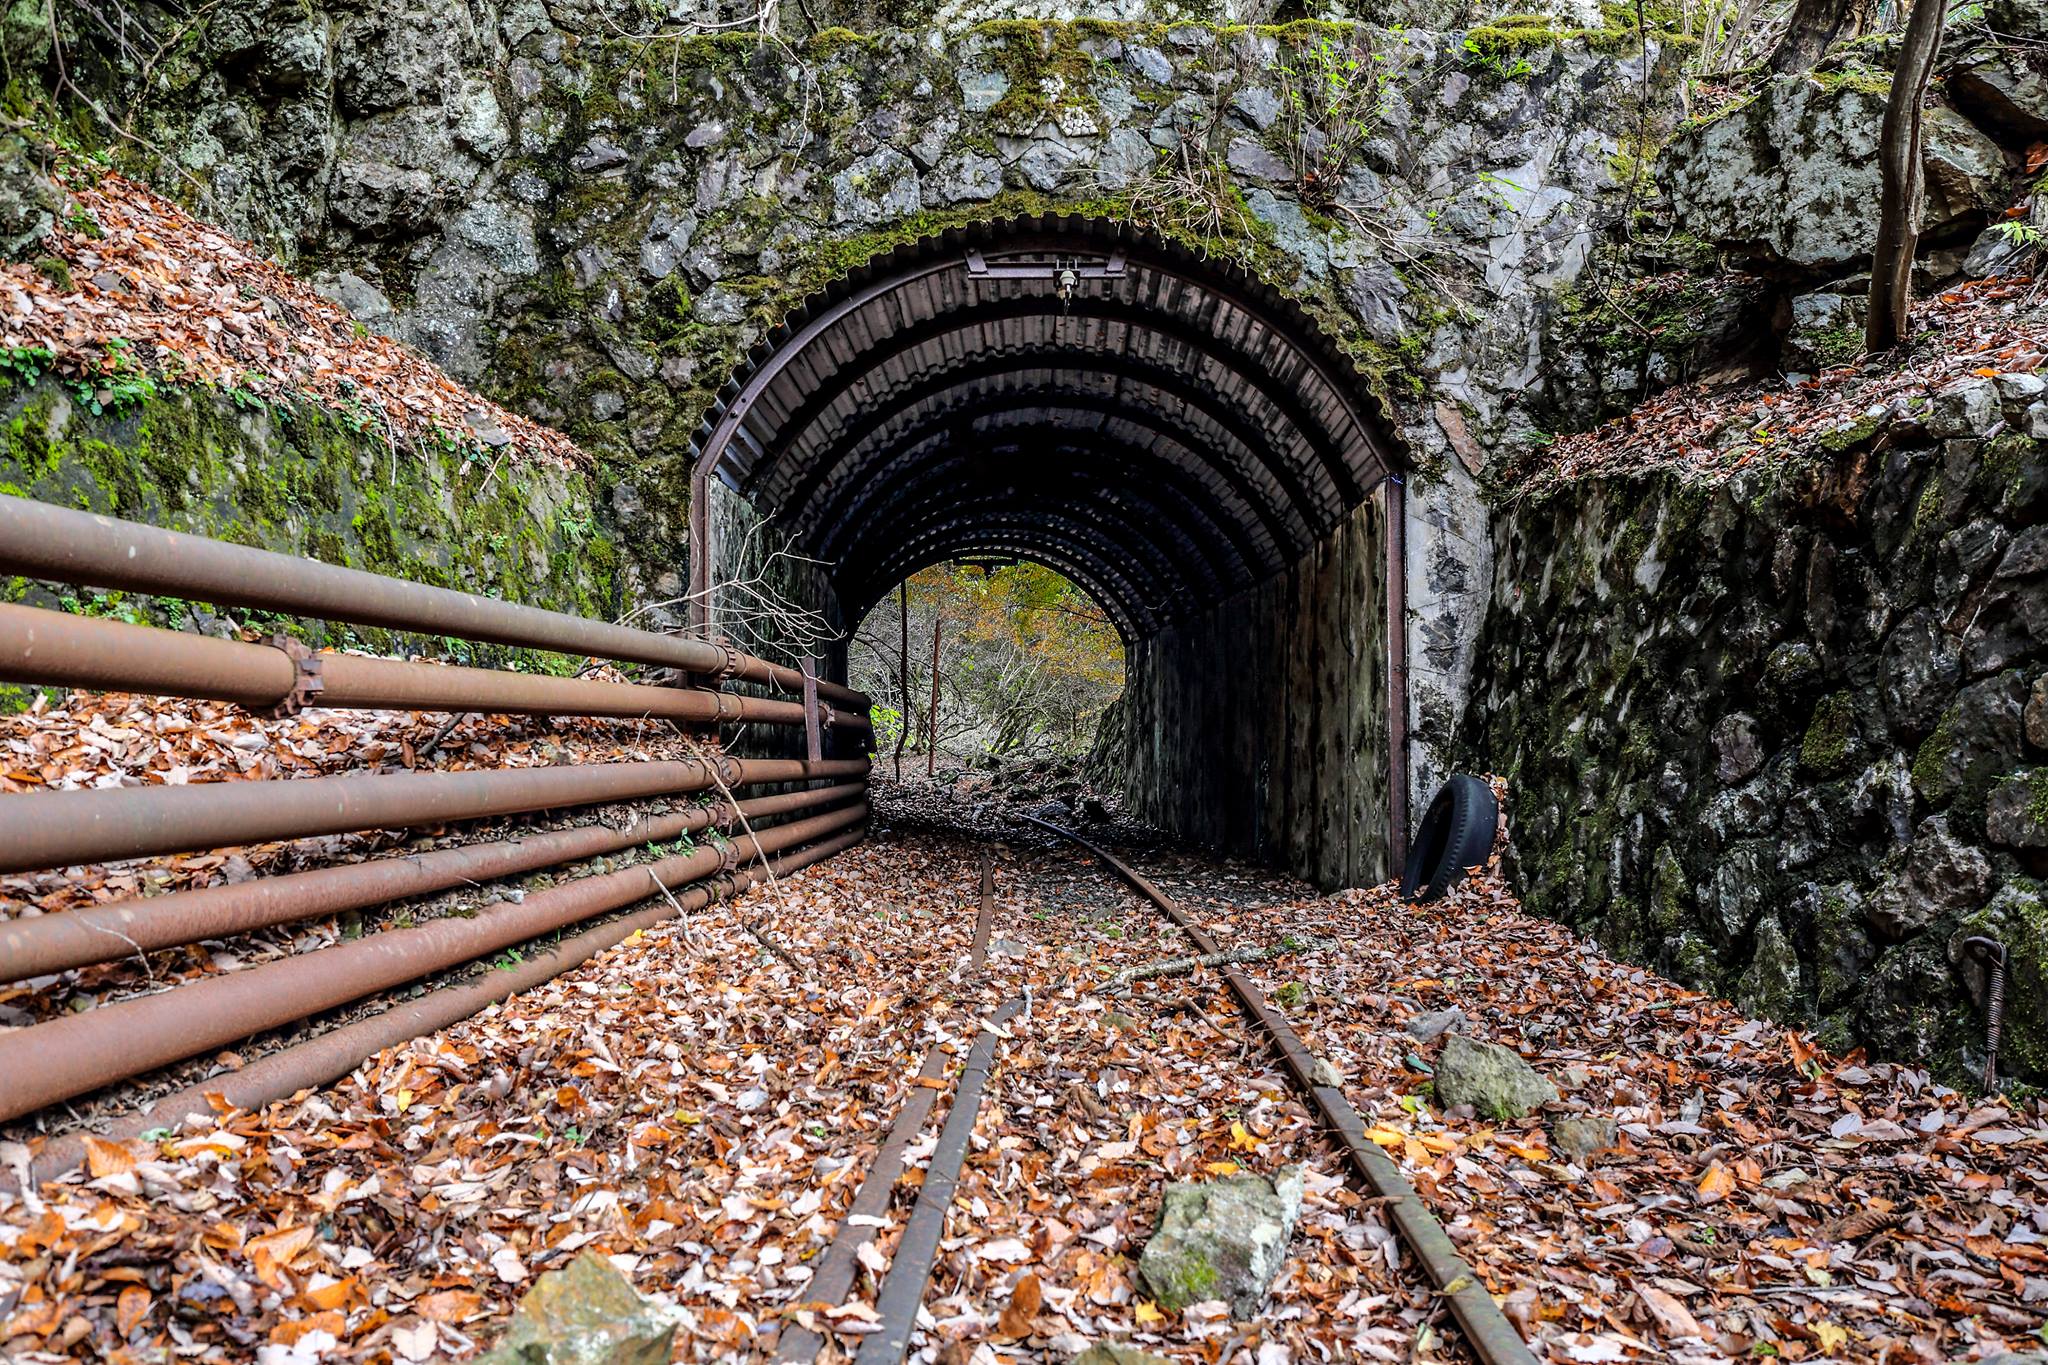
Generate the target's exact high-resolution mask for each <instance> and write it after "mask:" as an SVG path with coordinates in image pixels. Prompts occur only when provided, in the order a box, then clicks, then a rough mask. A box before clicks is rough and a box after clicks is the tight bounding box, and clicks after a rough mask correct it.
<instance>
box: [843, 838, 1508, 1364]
mask: <svg viewBox="0 0 2048 1365" xmlns="http://www.w3.org/2000/svg"><path fill="white" fill-rule="evenodd" d="M1018 818H1019V819H1021V820H1025V821H1028V822H1030V823H1031V824H1034V825H1036V826H1038V827H1039V828H1040V829H1043V830H1047V831H1050V832H1051V833H1053V834H1057V835H1058V836H1059V837H1060V838H1062V839H1066V840H1069V841H1071V842H1072V843H1075V844H1078V845H1079V846H1080V847H1082V848H1084V849H1087V850H1088V851H1089V852H1090V853H1092V854H1094V855H1095V856H1096V857H1097V858H1099V859H1101V860H1102V862H1103V864H1104V865H1105V866H1107V867H1109V868H1110V869H1111V870H1113V871H1114V872H1115V873H1116V875H1117V876H1119V877H1121V878H1123V880H1124V881H1125V882H1127V883H1128V884H1129V885H1130V886H1131V887H1132V888H1133V889H1134V890H1136V891H1137V892H1138V894H1139V895H1141V896H1143V897H1144V898H1145V899H1146V900H1148V901H1151V902H1152V904H1153V905H1154V906H1156V907H1157V908H1158V909H1159V911H1160V912H1161V913H1162V914H1164V915H1165V916H1166V917H1167V918H1168V919H1170V920H1172V921H1173V922H1174V924H1175V925H1176V926H1178V927H1179V928H1180V929H1181V931H1182V932H1184V933H1185V934H1187V936H1188V937H1189V938H1190V939H1191V940H1193V942H1194V944H1195V947H1196V948H1197V949H1198V950H1199V951H1201V952H1202V953H1205V954H1208V953H1215V952H1219V951H1221V949H1220V948H1219V946H1218V945H1217V942H1216V940H1215V939H1214V938H1212V937H1210V935H1209V933H1208V931H1207V930H1205V929H1203V928H1202V926H1201V925H1200V924H1199V923H1197V922H1196V921H1195V920H1194V919H1193V918H1192V917H1191V916H1189V915H1188V914H1187V912H1186V911H1184V910H1182V909H1181V908H1180V905H1179V903H1178V902H1176V901H1175V900H1174V899H1173V898H1172V897H1171V896H1169V895H1167V894H1166V893H1165V892H1164V891H1161V890H1160V889H1159V888H1158V887H1157V886H1155V885H1153V884H1152V883H1151V882H1150V881H1149V880H1147V879H1146V878H1145V877H1144V876H1142V875H1141V874H1140V873H1139V872H1138V871H1137V869H1135V868H1133V867H1131V866H1130V865H1129V864H1128V863H1125V862H1124V861H1123V860H1122V859H1120V858H1118V857H1116V856H1115V855H1114V854H1112V853H1110V852H1109V851H1108V850H1107V849H1104V848H1102V847H1100V846H1099V845H1097V844H1095V843H1092V842H1090V841H1089V840H1087V839H1084V838H1082V837H1081V836H1080V835H1078V834H1076V833H1074V832H1073V831H1072V830H1070V829H1064V828H1062V827H1060V826H1059V825H1055V824H1053V823H1051V822H1050V821H1047V820H1041V819H1039V818H1038V817H1037V816H1034V815H1020V816H1019V817H1018ZM1223 979H1224V981H1225V982H1226V983H1227V984H1228V985H1229V987H1230V992H1231V994H1232V995H1233V996H1235V997H1236V998H1237V1002H1238V1005H1239V1006H1240V1007H1241V1008H1242V1009H1243V1011H1244V1012H1245V1014H1246V1015H1248V1016H1249V1017H1250V1018H1251V1021H1252V1022H1253V1023H1254V1024H1257V1025H1258V1026H1259V1028H1260V1029H1261V1030H1262V1031H1263V1032H1264V1033H1265V1035H1266V1037H1267V1040H1268V1041H1269V1042H1271V1043H1272V1045H1273V1050H1274V1051H1275V1052H1276V1053H1278V1054H1279V1056H1280V1060H1281V1062H1282V1063H1283V1064H1284V1065H1285V1066H1286V1068H1287V1072H1288V1075H1289V1076H1291V1077H1292V1078H1293V1080H1294V1084H1295V1087H1296V1088H1297V1089H1298V1090H1300V1091H1301V1093H1302V1094H1303V1095H1304V1096H1305V1097H1306V1098H1307V1099H1308V1101H1309V1103H1310V1104H1311V1105H1312V1106H1313V1107H1314V1108H1315V1110H1316V1113H1317V1114H1318V1115H1319V1116H1320V1117H1321V1119H1322V1121H1323V1125H1324V1129H1325V1131H1326V1132H1327V1133H1328V1134H1329V1136H1330V1137H1331V1138H1332V1140H1333V1141H1335V1142H1336V1144H1337V1146H1338V1147H1339V1148H1340V1149H1342V1151H1343V1152H1344V1155H1345V1157H1346V1159H1347V1160H1348V1161H1349V1162H1350V1163H1351V1167H1352V1169H1353V1170H1355V1171H1356V1172H1357V1173H1358V1175H1359V1176H1360V1178H1362V1179H1363V1180H1364V1181H1365V1183H1366V1185H1367V1186H1368V1187H1369V1188H1370V1189H1371V1190H1372V1192H1373V1194H1374V1195H1376V1196H1378V1197H1379V1198H1381V1199H1384V1200H1386V1201H1387V1213H1388V1216H1389V1217H1390V1218H1391V1219H1392V1220H1393V1223H1394V1227H1395V1230H1396V1231H1398V1232H1399V1233H1400V1234H1401V1239H1402V1240H1403V1241H1405V1242H1406V1243H1407V1244H1408V1249H1409V1251H1410V1252H1411V1253H1413V1254H1414V1256H1415V1259H1416V1260H1417V1261H1419V1262H1421V1264H1422V1267H1423V1270H1424V1271H1425V1272H1426V1273H1427V1274H1428V1275H1429V1278H1430V1281H1431V1283H1433V1284H1434V1285H1435V1286H1436V1288H1437V1291H1438V1292H1439V1293H1440V1294H1442V1295H1443V1296H1444V1298H1445V1299H1446V1300H1447V1301H1448V1302H1449V1304H1450V1307H1451V1315H1452V1317H1454V1318H1456V1319H1457V1322H1458V1327H1459V1328H1460V1330H1461V1331H1463V1333H1464V1335H1465V1339H1466V1340H1467V1341H1469V1342H1471V1343H1472V1349H1473V1351H1474V1352H1475V1353H1476V1354H1477V1355H1478V1356H1479V1358H1480V1360H1482V1361H1483V1362H1485V1365H1536V1357H1535V1355H1534V1354H1533V1353H1532V1352H1531V1351H1530V1350H1529V1347H1528V1345H1527V1344H1526V1343H1524V1342H1523V1340H1522V1336H1521V1333H1519V1332H1517V1331H1516V1330H1515V1328H1514V1324H1512V1323H1510V1322H1509V1321H1508V1319H1507V1315H1506V1314H1505V1313H1503V1312H1501V1310H1500V1305H1499V1304H1497V1303H1495V1302H1494V1301H1493V1296H1492V1295H1491V1294H1489V1293H1487V1292H1486V1287H1485V1286H1484V1285H1483V1284H1481V1283H1480V1281H1479V1277H1478V1276H1477V1275H1476V1274H1474V1273H1473V1270H1472V1267H1471V1266H1470V1265H1468V1264H1467V1263H1466V1262H1465V1259H1464V1258H1463V1257H1462V1256H1460V1255H1459V1254H1458V1249H1457V1246H1456V1244H1454V1243H1453V1242H1452V1241H1451V1239H1450V1235H1449V1234H1448V1233H1446V1232H1445V1231H1444V1229H1443V1225H1442V1224H1441V1223H1439V1222H1437V1220H1436V1218H1435V1216H1434V1215H1433V1214H1431V1213H1430V1211H1429V1209H1428V1208H1427V1207H1426V1206H1425V1205H1424V1204H1423V1202H1422V1198H1421V1196H1420V1195H1418V1194H1416V1192H1415V1187H1414V1186H1413V1185H1411V1184H1410V1183H1409V1182H1408V1178H1407V1177H1406V1176H1404V1175H1402V1174H1401V1168H1400V1167H1399V1166H1398V1165H1396V1164H1395V1163H1394V1161H1393V1159H1392V1158H1391V1157H1389V1156H1388V1155H1387V1154H1386V1153H1385V1152H1382V1151H1381V1150H1380V1149H1379V1147H1378V1146H1376V1145H1375V1144H1374V1143H1373V1142H1372V1140H1371V1139H1369V1138H1368V1137H1366V1135H1365V1122H1364V1120H1363V1119H1361V1118H1360V1117H1359V1115H1358V1111H1357V1110H1356V1109H1355V1108H1353V1107H1352V1104H1351V1101H1350V1100H1349V1099H1348V1098H1347V1097H1346V1096H1345V1094H1344V1091H1343V1090H1342V1088H1340V1087H1338V1086H1334V1085H1324V1084H1322V1083H1320V1082H1319V1081H1318V1080H1317V1079H1316V1075H1315V1070H1316V1066H1315V1056H1314V1054H1313V1053H1311V1052H1310V1051H1309V1050H1308V1046H1307V1044H1305V1043H1303V1042H1302V1040H1301V1035H1300V1034H1298V1033H1296V1032H1295V1031H1294V1026H1293V1025H1292V1024H1290V1023H1288V1022H1287V1020H1286V1018H1285V1017H1284V1016H1282V1015H1280V1014H1279V1013H1278V1012H1277V1011H1275V1010H1274V1009H1273V1007H1272V1006H1271V1005H1269V1004H1267V1003H1266V997H1265V993H1264V992H1263V991H1261V990H1260V989H1259V987H1258V985H1257V983H1256V982H1254V981H1253V980H1252V979H1251V978H1250V977H1249V976H1247V975H1246V974H1245V973H1244V971H1243V970H1242V969H1240V968H1238V967H1225V968H1224V969H1223ZM934 1162H936V1158H934ZM865 1361H866V1353H865V1352H863V1353H862V1362H863V1365H865Z"/></svg>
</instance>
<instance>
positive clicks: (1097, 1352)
mask: <svg viewBox="0 0 2048 1365" xmlns="http://www.w3.org/2000/svg"><path fill="white" fill-rule="evenodd" d="M1074 1365H1171V1362H1169V1361H1168V1360H1167V1359H1166V1357H1165V1356H1155V1355H1153V1354H1152V1353H1151V1352H1150V1351H1141V1350H1139V1349H1138V1348H1137V1347H1135V1346H1126V1345H1125V1344H1124V1343H1122V1342H1120V1341H1102V1342H1097V1343H1096V1344H1095V1345H1093V1346H1090V1347H1089V1348H1088V1349H1087V1350H1085V1351H1083V1352H1081V1354H1080V1355H1077V1356H1075V1357H1074Z"/></svg>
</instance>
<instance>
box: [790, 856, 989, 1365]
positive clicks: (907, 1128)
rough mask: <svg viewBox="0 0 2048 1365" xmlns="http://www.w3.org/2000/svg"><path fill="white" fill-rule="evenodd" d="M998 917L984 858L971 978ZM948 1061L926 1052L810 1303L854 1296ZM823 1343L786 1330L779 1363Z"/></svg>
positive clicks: (801, 1357) (798, 1358) (835, 1302)
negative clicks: (864, 1257) (865, 1251)
mask: <svg viewBox="0 0 2048 1365" xmlns="http://www.w3.org/2000/svg"><path fill="white" fill-rule="evenodd" d="M995 913H996V885H995V860H994V859H993V858H992V857H990V856H989V855H988V854H987V853H983V854H982V855H981V909H980V911H979V912H978V913H977V914H976V915H975V917H974V939H973V942H972V944H971V946H970V947H969V948H968V953H967V971H968V974H969V976H970V977H977V976H979V975H980V974H981V971H982V968H983V966H984V965H985V964H986V962H987V961H988V940H989V933H990V931H991V929H992V928H993V927H994V924H995ZM946 1061H947V1053H946V1050H945V1048H944V1047H942V1046H938V1045H934V1046H933V1047H932V1048H931V1050H930V1051H928V1052H926V1053H925V1055H924V1065H923V1066H922V1067H920V1068H919V1069H918V1073H917V1079H916V1080H914V1081H913V1082H911V1088H910V1093H909V1094H908V1095H906V1096H905V1097H904V1100H903V1107H902V1108H901V1109H899V1110H897V1111H896V1118H895V1121H894V1122H892V1123H891V1124H890V1125H889V1131H888V1133H887V1134H886V1135H885V1136H884V1137H883V1139H882V1145H881V1146H880V1147H878V1148H876V1149H875V1159H874V1162H873V1164H872V1165H870V1166H869V1167H868V1173H867V1177H866V1178H865V1179H863V1180H862V1181H861V1185H860V1189H859V1191H858V1192H857V1193H855V1195H854V1196H853V1203H852V1204H850V1205H848V1206H847V1210H846V1213H845V1215H844V1216H843V1217H842V1218H840V1220H839V1226H838V1227H837V1228H835V1229H834V1230H833V1233H832V1241H831V1243H830V1244H829V1245H827V1246H826V1248H825V1253H824V1254H823V1255H822V1256H820V1257H819V1258H818V1267H817V1271H816V1273H815V1274H813V1275H812V1276H811V1282H810V1283H809V1284H808V1285H806V1286H805V1287H804V1293H805V1294H806V1296H807V1298H806V1300H805V1301H806V1302H809V1303H823V1304H824V1305H826V1306H827V1307H828V1308H836V1307H838V1306H839V1305H840V1304H842V1303H844V1302H846V1296H847V1295H848V1294H849V1293H851V1292H852V1291H853V1282H854V1277H855V1276H856V1275H858V1274H859V1273H860V1249H861V1248H862V1247H864V1246H866V1245H867V1244H868V1243H869V1242H871V1241H873V1240H874V1237H875V1229H874V1223H873V1220H875V1219H878V1218H880V1217H881V1216H882V1215H883V1214H885V1213H887V1212H888V1211H889V1204H890V1201H891V1200H892V1199H893V1198H894V1197H895V1193H896V1182H897V1181H899V1180H901V1179H902V1178H903V1169H904V1166H905V1165H906V1164H907V1163H906V1154H907V1153H908V1152H909V1150H910V1144H911V1143H913V1142H915V1141H917V1135H918V1134H919V1133H922V1132H923V1131H924V1126H925V1123H926V1121H927V1120H929V1119H930V1118H931V1114H932V1109H933V1107H934V1106H935V1105H936V1104H937V1103H938V1099H939V1088H938V1086H937V1085H936V1084H933V1083H934V1082H937V1081H938V1080H939V1079H940V1078H941V1077H943V1076H944V1075H945V1074H946ZM824 1344H825V1338H824V1336H823V1334H822V1333H820V1332H817V1331H815V1330H813V1329H812V1328H809V1327H805V1326H803V1325H802V1324H801V1323H794V1324H791V1325H790V1326H787V1327H785V1328H784V1329H783V1332H782V1337H781V1340H780V1341H779V1343H778V1344H777V1347H776V1352H775V1358H776V1360H778V1361H781V1362H783V1363H784V1365H797V1363H798V1362H806V1361H812V1360H815V1359H817V1357H818V1352H819V1351H820V1350H821V1349H823V1347H824Z"/></svg>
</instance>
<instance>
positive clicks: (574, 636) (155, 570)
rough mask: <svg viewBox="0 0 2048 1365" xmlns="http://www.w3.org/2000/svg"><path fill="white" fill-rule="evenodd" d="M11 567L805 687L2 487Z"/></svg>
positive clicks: (738, 660)
mask: <svg viewBox="0 0 2048 1365" xmlns="http://www.w3.org/2000/svg"><path fill="white" fill-rule="evenodd" d="M0 573H12V574H22V575H24V576H26V577H29V578H42V579H49V580H52V581H55V582H60V583H80V584H93V585H96V586H99V587H107V588H120V589H123V590H126V591H131V592H147V593H160V594H164V595H168V596H174V597H184V598H190V599H192V600H195V601H201V602H213V603H218V604H220V605H223V606H238V607H254V608H258V609H260V610H264V611H275V612H281V613H284V614H285V615H290V616H317V617H320V618H323V619H325V620H329V621H346V622H349V623H351V624H353V625H362V626H378V627H382V628H384V629H389V630H398V631H406V632H411V633H416V634H421V635H452V636H459V637H461V638H463V639H467V640H481V641H485V642H487V643H490V644H499V645H512V646H516V647H520V648H527V649H547V650H556V651H559V652H561V653H564V654H574V655H581V656H584V657H588V658H599V659H619V660H624V661H627V662H632V663H643V664H653V665H657V666H661V667H667V668H679V669H681V670H683V671H684V672H686V673H697V674H704V675H709V676H712V677H721V678H722V677H732V678H738V679H740V680H741V681H744V682H751V683H758V684H761V685H764V686H769V687H774V688H776V689H778V690H780V691H783V692H791V693H795V694H797V695H802V693H803V689H804V680H803V674H802V672H801V671H800V670H798V669H794V668H787V667H784V666H782V665H780V664H772V663H769V662H768V661H767V660H765V659H756V658H753V657H752V656H750V655H746V654H742V653H740V652H739V651H738V650H736V649H732V648H730V647H728V646H725V645H719V644H713V643H711V642H710V641H706V640H695V639H687V638H684V637H682V636H675V635H658V634H656V633H654V632H653V631H647V630H637V629H634V628H633V627H631V626H619V625H613V624H611V623H609V622H605V621H591V620H586V619H584V618H583V617H580V616H571V615H569V614H568V613H566V612H558V611H544V610H542V609H540V608H537V607H527V606H521V605H520V604H518V603H516V602H504V601H500V600H498V599H497V598H492V597H484V596H481V595H479V594H475V593H466V592H456V591H454V590H452V589H448V588H435V587H429V586H427V585H426V584H423V583H408V582H405V581H403V580H401V579H396V578H386V577H385V576H383V575H382V574H374V573H367V572H364V571H363V570H361V569H346V568H342V567H340V566H338V565H334V564H323V563H321V562H319V561H318V560H311V559H300V558H297V557H296V556H293V555H286V554H278V553H276V552H275V551H271V550H258V549H252V548H250V547H248V546H244V545H230V544H228V543H226V542H225V541H218V540H209V539H207V538H206V537H204V536H192V535H183V534H180V533H179V532H176V531H165V530H160V529H158V528H157V527H154V526H145V525H143V524H141V523H140V522H133V521H122V520H120V519H119V518H116V517H105V516H99V515H96V514H94V513H91V512H77V511H72V510H70V509H68V508H63V507H52V506H51V505H49V504H48V503H41V502H35V501H32V500H30V499H28V498H18V497H10V496H4V495H0ZM818 692H819V694H820V695H821V696H824V697H826V698H828V699H829V700H831V701H834V702H838V703H841V704H843V705H846V706H849V707H852V708H853V709H855V710H857V711H859V712H861V713H863V714H865V713H866V711H867V709H868V705H869V702H868V699H867V698H866V697H865V696H863V695H861V694H860V693H859V692H856V691H854V690H853V689H852V688H850V687H842V686H840V685H838V684H836V683H819V684H818ZM472 709H473V708H472Z"/></svg>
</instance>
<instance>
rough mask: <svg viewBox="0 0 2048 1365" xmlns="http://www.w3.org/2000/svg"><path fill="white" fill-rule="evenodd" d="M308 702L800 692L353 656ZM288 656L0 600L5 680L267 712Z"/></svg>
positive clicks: (714, 704)
mask: <svg viewBox="0 0 2048 1365" xmlns="http://www.w3.org/2000/svg"><path fill="white" fill-rule="evenodd" d="M308 668H309V677H310V678H311V679H312V680H313V681H314V685H315V686H316V687H317V689H318V690H317V692H315V693H312V694H310V695H309V696H307V697H306V698H305V699H306V700H308V701H310V702H312V703H313V704H315V705H319V706H332V707H343V708H349V709H356V710H387V711H483V712H489V713H503V714H507V715H562V716H610V717H616V718H622V719H635V718H639V717H643V716H644V717H651V718H653V719H656V720H669V721H677V722H681V723H685V724H711V723H717V722H726V723H731V722H737V721H760V722H764V723H768V724H775V725H803V724H805V722H806V715H805V711H804V705H803V703H802V702H800V701H777V700H775V699H773V698H768V697H747V696H741V695H740V694H739V693H737V692H721V691H715V690H713V689H710V688H702V687H647V686H643V685H640V684H635V683H615V682H599V681H596V680H594V679H589V678H555V677H548V676H545V675H537V674H531V673H508V672H504V671H502V670H499V669H492V668H462V667H444V666H442V665H438V664H428V663H413V662H408V661H406V660H403V659H376V658H366V657H364V656H362V655H357V654H321V655H316V656H312V657H311V658H310V659H309V660H308ZM299 676H300V675H299V665H298V664H297V663H296V662H295V661H294V660H293V659H292V657H291V656H290V655H288V654H286V653H285V652H284V651H283V650H282V649H279V648H277V647H275V646H272V645H263V644H245V643H243V642H242V641H240V640H216V639H213V638H212V637H210V636H204V635H189V634H185V633H183V632H180V631H175V630H159V629H157V628H156V627H154V626H137V625H130V624H128V623H127V622H125V621H106V620H97V619H94V618H92V617H87V616H72V615H69V614H67V613H65V612H60V611H45V610H43V609H41V608H39V607H23V606H15V605H7V604H0V678H4V679H6V680H7V681H9V682H17V683H38V684H43V685H47V686H55V687H82V688H87V689H90V690H93V691H100V692H147V693H152V694H155V695H159V696H172V697H203V698H206V699H208V700H210V701H227V702H234V703H235V704H237V705H240V706H246V707H249V708H250V709H251V710H271V709H274V708H276V707H278V706H281V705H283V704H284V703H285V702H287V701H288V700H291V699H293V698H294V697H295V695H297V694H298V683H299ZM868 723H869V722H868V717H867V716H866V715H865V714H861V713H858V712H853V711H841V710H834V711H833V712H832V724H834V725H837V726H846V727H849V728H855V729H865V728H866V727H867V726H868Z"/></svg>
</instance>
